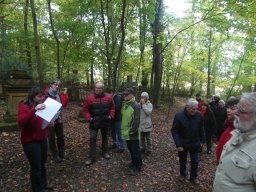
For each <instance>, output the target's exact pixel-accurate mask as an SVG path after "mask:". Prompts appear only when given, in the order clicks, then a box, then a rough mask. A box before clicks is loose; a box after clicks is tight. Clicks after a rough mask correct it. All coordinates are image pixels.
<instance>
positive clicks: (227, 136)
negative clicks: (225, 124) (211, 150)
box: [216, 128, 233, 165]
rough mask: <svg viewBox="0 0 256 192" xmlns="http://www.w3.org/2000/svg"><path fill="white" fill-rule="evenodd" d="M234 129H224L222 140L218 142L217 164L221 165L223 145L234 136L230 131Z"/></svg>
mask: <svg viewBox="0 0 256 192" xmlns="http://www.w3.org/2000/svg"><path fill="white" fill-rule="evenodd" d="M232 130H233V129H230V128H227V129H226V131H224V133H223V134H222V135H221V137H220V140H219V142H218V146H217V148H216V160H217V162H216V163H217V165H219V163H220V156H221V153H222V150H223V146H224V145H225V144H226V143H227V142H228V141H229V140H230V138H231V137H232V135H231V134H230V132H231V131H232Z"/></svg>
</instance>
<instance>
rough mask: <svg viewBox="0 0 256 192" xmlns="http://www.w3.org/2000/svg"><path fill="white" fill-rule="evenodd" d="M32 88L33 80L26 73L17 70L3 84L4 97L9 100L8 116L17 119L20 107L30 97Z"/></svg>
mask: <svg viewBox="0 0 256 192" xmlns="http://www.w3.org/2000/svg"><path fill="white" fill-rule="evenodd" d="M31 87H32V78H31V77H30V76H29V75H28V74H27V72H26V71H19V70H15V71H12V72H11V73H10V75H9V78H8V79H7V80H6V81H5V83H4V84H3V90H4V96H5V98H6V100H7V115H9V116H10V117H15V116H17V114H18V106H19V103H20V101H22V100H23V99H24V98H26V96H27V95H28V91H29V89H30V88H31Z"/></svg>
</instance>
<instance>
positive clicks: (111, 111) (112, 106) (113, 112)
mask: <svg viewBox="0 0 256 192" xmlns="http://www.w3.org/2000/svg"><path fill="white" fill-rule="evenodd" d="M109 115H110V117H111V119H114V118H115V102H114V100H113V98H112V97H111V108H110V113H109Z"/></svg>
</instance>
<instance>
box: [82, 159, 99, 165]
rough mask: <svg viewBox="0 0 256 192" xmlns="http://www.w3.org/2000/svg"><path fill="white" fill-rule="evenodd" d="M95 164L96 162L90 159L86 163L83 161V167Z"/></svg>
mask: <svg viewBox="0 0 256 192" xmlns="http://www.w3.org/2000/svg"><path fill="white" fill-rule="evenodd" d="M95 162H96V160H94V159H90V160H88V161H85V165H86V166H90V165H91V164H93V163H95Z"/></svg>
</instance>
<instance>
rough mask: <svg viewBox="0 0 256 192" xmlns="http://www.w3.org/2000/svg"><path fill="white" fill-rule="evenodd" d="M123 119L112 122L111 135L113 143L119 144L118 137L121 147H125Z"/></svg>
mask: <svg viewBox="0 0 256 192" xmlns="http://www.w3.org/2000/svg"><path fill="white" fill-rule="evenodd" d="M121 124H122V121H113V122H111V137H112V139H113V144H114V145H117V139H118V141H119V148H120V149H125V145H124V139H123V137H122V128H121Z"/></svg>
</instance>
